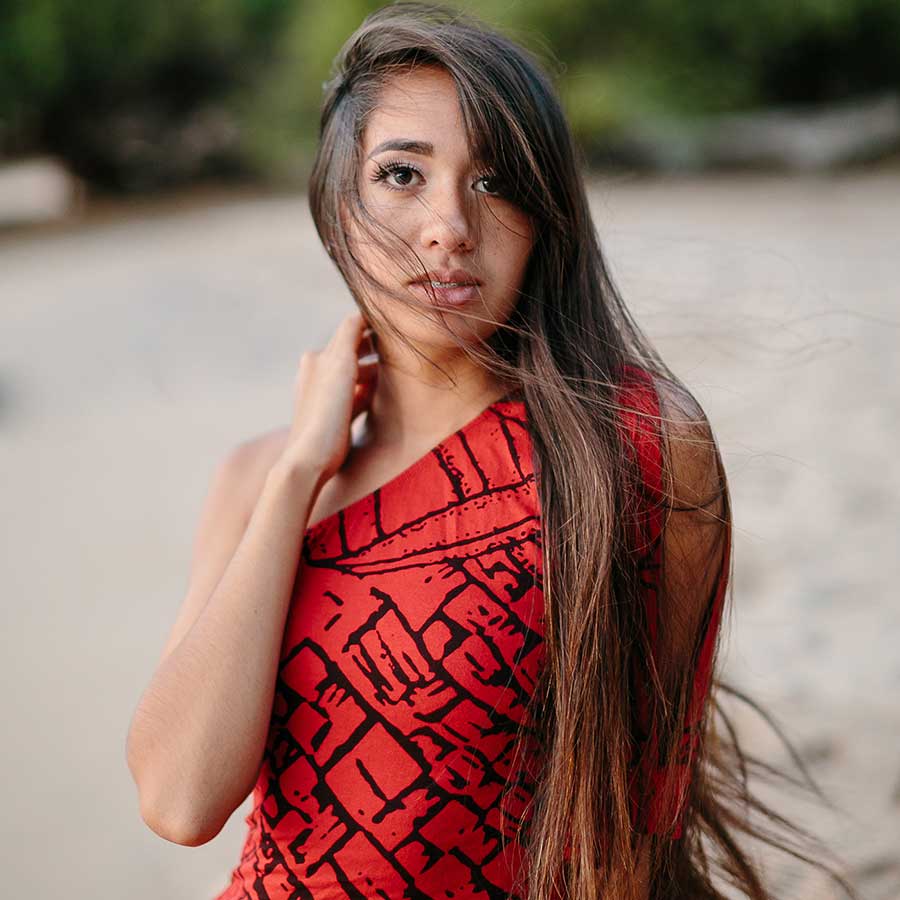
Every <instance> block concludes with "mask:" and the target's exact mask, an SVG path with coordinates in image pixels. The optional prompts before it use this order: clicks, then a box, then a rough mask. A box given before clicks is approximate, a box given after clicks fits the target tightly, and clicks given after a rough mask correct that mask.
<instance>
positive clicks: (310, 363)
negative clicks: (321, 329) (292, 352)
mask: <svg viewBox="0 0 900 900" xmlns="http://www.w3.org/2000/svg"><path fill="white" fill-rule="evenodd" d="M369 332H370V329H368V328H366V327H365V319H364V318H363V317H362V315H361V314H360V313H358V312H354V313H350V314H348V315H347V316H345V317H344V319H343V320H342V321H341V323H340V324H339V325H338V327H337V329H336V330H335V332H334V334H333V335H332V336H331V339H330V340H329V342H328V344H327V345H326V346H325V348H324V349H323V350H307V351H305V352H304V353H303V355H302V356H301V357H300V366H299V369H298V371H297V377H296V378H295V380H294V414H293V421H292V423H291V429H290V434H289V436H288V441H287V444H286V445H285V448H284V450H283V451H282V454H281V459H280V462H282V463H283V464H286V465H287V466H289V467H290V466H292V465H297V464H300V465H302V466H304V467H306V468H310V467H311V468H312V469H313V470H315V471H318V472H319V473H320V479H319V483H320V484H324V483H325V482H326V481H328V479H329V478H331V476H332V475H334V473H335V472H337V471H338V469H339V468H340V467H341V465H342V464H343V462H344V459H345V458H346V456H347V453H348V452H349V450H350V426H351V424H352V422H353V420H354V419H355V418H356V417H357V416H358V415H359V414H360V413H361V412H362V411H363V410H364V409H366V408H367V407H368V405H369V403H370V402H371V400H372V393H373V389H374V387H375V381H376V376H377V374H378V360H377V359H375V360H374V361H371V362H362V361H360V355H369V354H371V353H372V352H373V351H374V345H373V344H372V342H371V339H370V337H369Z"/></svg>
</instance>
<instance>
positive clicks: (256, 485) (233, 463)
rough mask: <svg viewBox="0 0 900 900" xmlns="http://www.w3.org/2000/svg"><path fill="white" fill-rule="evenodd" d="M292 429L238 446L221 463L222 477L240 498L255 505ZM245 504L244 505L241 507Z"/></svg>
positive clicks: (283, 427)
mask: <svg viewBox="0 0 900 900" xmlns="http://www.w3.org/2000/svg"><path fill="white" fill-rule="evenodd" d="M289 433H290V429H289V428H288V427H287V426H282V427H280V428H273V429H271V430H270V431H266V432H263V433H262V434H259V435H256V436H255V437H251V438H247V439H245V440H243V441H241V442H240V443H239V444H237V445H236V446H235V447H234V448H233V449H232V450H231V451H230V452H229V453H228V454H227V455H226V456H225V458H224V459H223V460H222V462H221V463H220V470H221V471H220V474H221V475H222V476H223V477H224V478H225V479H226V480H227V481H228V482H229V483H230V487H231V489H232V490H233V491H235V492H236V495H237V497H238V498H239V499H240V500H242V501H246V502H247V503H249V506H250V508H251V509H252V507H253V506H254V504H255V503H256V500H257V498H258V497H259V494H260V492H261V491H262V487H263V484H264V482H265V480H266V476H267V475H268V474H269V470H270V469H271V468H272V466H273V465H274V464H275V462H276V461H277V460H278V458H279V457H280V456H281V453H282V451H283V450H284V448H285V446H286V444H287V439H288V435H289ZM242 505H243V504H242Z"/></svg>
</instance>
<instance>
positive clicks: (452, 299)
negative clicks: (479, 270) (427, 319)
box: [410, 269, 481, 306]
mask: <svg viewBox="0 0 900 900" xmlns="http://www.w3.org/2000/svg"><path fill="white" fill-rule="evenodd" d="M480 286H481V281H479V280H478V279H477V278H475V276H474V275H471V274H469V273H468V272H466V271H465V269H449V270H446V269H445V270H439V271H433V272H428V273H427V274H425V275H422V276H421V277H420V278H417V279H415V281H411V282H410V287H412V288H413V289H414V290H415V291H417V292H419V293H422V294H424V295H425V296H426V297H427V298H428V299H429V301H430V302H431V303H437V304H439V305H441V306H462V305H463V304H465V303H469V302H470V301H471V300H475V299H477V298H478V297H479V296H480V292H479V287H480Z"/></svg>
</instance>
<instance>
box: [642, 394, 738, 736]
mask: <svg viewBox="0 0 900 900" xmlns="http://www.w3.org/2000/svg"><path fill="white" fill-rule="evenodd" d="M659 409H660V415H661V418H662V422H663V424H664V427H665V432H666V438H667V441H666V443H667V454H666V455H667V460H668V477H667V481H668V484H667V485H666V493H667V494H668V499H667V506H666V509H665V513H664V517H663V522H662V541H661V543H662V546H661V568H660V581H661V583H660V592H659V601H658V609H657V616H658V621H657V631H658V633H657V663H658V665H659V667H660V671H661V674H662V675H663V676H664V677H665V676H666V675H672V676H675V677H677V675H678V674H679V673H681V672H682V671H683V670H684V669H685V667H688V666H693V667H694V668H695V673H694V674H695V680H696V681H697V693H698V696H697V697H695V698H694V700H695V706H694V707H693V708H692V716H691V718H692V719H694V718H696V717H697V715H699V712H700V710H699V709H698V708H696V704H697V703H699V702H700V701H701V700H702V696H699V695H700V694H702V693H703V690H702V685H701V682H705V681H706V680H707V679H708V675H709V674H710V673H709V671H708V670H709V664H710V662H711V660H710V659H709V654H710V652H711V649H712V647H711V644H712V642H713V639H714V638H715V634H716V632H717V629H718V624H719V618H720V614H721V611H722V600H723V595H724V590H725V585H726V582H727V577H728V565H729V549H730V543H731V512H730V504H729V498H728V485H727V481H726V478H725V471H724V467H723V465H722V460H721V456H720V454H719V450H718V447H717V445H716V441H715V438H714V436H713V433H712V429H711V427H710V424H709V422H708V420H707V418H706V416H705V415H704V413H703V411H702V409H701V408H700V407H699V405H697V403H696V401H693V400H692V399H690V400H685V399H683V398H681V397H680V396H678V395H673V394H670V393H667V392H664V391H661V392H660V393H659Z"/></svg>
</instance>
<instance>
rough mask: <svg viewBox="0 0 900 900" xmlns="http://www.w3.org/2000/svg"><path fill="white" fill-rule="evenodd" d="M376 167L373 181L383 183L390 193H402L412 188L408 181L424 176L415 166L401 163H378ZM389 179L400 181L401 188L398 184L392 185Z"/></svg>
mask: <svg viewBox="0 0 900 900" xmlns="http://www.w3.org/2000/svg"><path fill="white" fill-rule="evenodd" d="M376 166H377V168H376V169H375V174H374V175H373V176H372V181H373V182H378V181H383V182H384V186H385V187H386V188H387V189H388V190H390V191H402V190H403V189H404V188H407V187H409V186H410V184H409V180H408V179H410V177H415V175H421V174H422V173H421V172H420V171H419V170H418V169H417V168H416V167H415V166H413V165H410V164H409V163H404V162H399V161H397V162H389V163H385V164H384V165H382V164H381V163H377V164H376ZM389 178H395V179H398V180H399V186H398V185H397V182H395V183H394V184H391V183H390V182H389V181H388V179H389Z"/></svg>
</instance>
